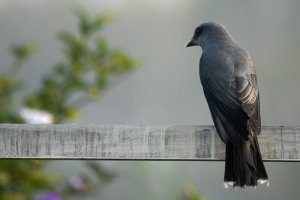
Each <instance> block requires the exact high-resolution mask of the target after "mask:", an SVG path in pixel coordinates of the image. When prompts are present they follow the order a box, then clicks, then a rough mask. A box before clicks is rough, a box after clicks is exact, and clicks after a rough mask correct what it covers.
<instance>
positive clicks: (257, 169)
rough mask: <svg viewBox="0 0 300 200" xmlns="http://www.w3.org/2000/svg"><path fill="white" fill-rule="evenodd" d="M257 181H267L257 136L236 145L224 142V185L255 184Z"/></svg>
mask: <svg viewBox="0 0 300 200" xmlns="http://www.w3.org/2000/svg"><path fill="white" fill-rule="evenodd" d="M257 183H261V184H262V183H267V184H268V183H269V181H268V175H267V172H266V169H265V166H264V164H263V161H262V158H261V154H260V150H259V146H258V142H257V138H256V136H254V137H253V138H252V140H247V141H243V142H242V146H240V147H236V146H234V145H233V144H231V143H230V142H228V143H227V144H226V161H225V175H224V184H225V187H228V185H232V186H233V187H246V186H252V187H255V186H257Z"/></svg>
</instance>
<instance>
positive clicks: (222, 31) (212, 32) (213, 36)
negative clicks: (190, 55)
mask: <svg viewBox="0 0 300 200" xmlns="http://www.w3.org/2000/svg"><path fill="white" fill-rule="evenodd" d="M227 39H230V40H231V39H232V38H231V35H230V33H229V32H228V31H227V30H226V28H225V27H224V26H223V25H221V24H219V23H217V22H206V23H203V24H201V25H200V26H198V27H197V28H196V29H195V32H194V36H193V38H192V39H191V41H190V42H189V43H188V44H187V46H186V47H191V46H200V47H201V48H202V49H204V47H205V44H206V42H207V41H208V40H213V41H218V40H220V41H225V40H227Z"/></svg>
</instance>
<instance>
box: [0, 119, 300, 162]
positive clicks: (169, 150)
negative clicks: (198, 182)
mask: <svg viewBox="0 0 300 200" xmlns="http://www.w3.org/2000/svg"><path fill="white" fill-rule="evenodd" d="M258 139H259V144H260V149H261V153H262V157H263V159H264V160H265V161H300V127H269V126H268V127H263V129H262V133H261V134H260V136H259V137H258ZM224 153H225V148H224V144H223V143H222V142H221V140H220V139H219V137H218V135H217V134H216V131H215V128H214V127H213V126H127V125H69V124H68V125H25V124H1V125H0V159H99V160H214V161H218V160H224V155H225V154H224Z"/></svg>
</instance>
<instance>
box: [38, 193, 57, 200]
mask: <svg viewBox="0 0 300 200" xmlns="http://www.w3.org/2000/svg"><path fill="white" fill-rule="evenodd" d="M36 200H62V198H61V196H60V194H59V193H58V192H56V191H52V192H48V193H44V194H41V195H38V196H37V198H36Z"/></svg>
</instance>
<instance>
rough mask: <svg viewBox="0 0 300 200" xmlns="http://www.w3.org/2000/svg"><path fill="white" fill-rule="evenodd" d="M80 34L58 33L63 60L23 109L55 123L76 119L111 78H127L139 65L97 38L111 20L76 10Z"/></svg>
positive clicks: (27, 100) (104, 40)
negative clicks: (46, 115)
mask: <svg viewBox="0 0 300 200" xmlns="http://www.w3.org/2000/svg"><path fill="white" fill-rule="evenodd" d="M75 13H76V15H77V17H78V19H79V25H78V26H79V33H78V34H73V33H70V32H67V31H62V32H60V33H59V40H60V41H61V42H62V44H63V46H64V51H63V53H64V57H65V60H64V61H62V62H60V63H58V64H57V65H55V66H54V67H53V68H52V71H51V72H50V73H48V74H47V75H46V76H45V77H44V78H43V81H42V84H41V87H40V89H39V90H38V91H36V92H34V93H32V94H30V95H29V96H28V97H27V98H26V100H25V105H26V106H28V107H31V108H38V109H41V110H46V111H48V112H50V113H51V114H52V115H53V117H54V123H61V122H62V121H64V120H66V119H69V120H74V119H78V118H79V111H78V109H79V108H80V107H82V106H83V105H85V104H87V103H89V102H90V101H93V100H97V99H98V98H99V97H100V96H101V95H102V94H103V91H104V90H105V89H106V88H107V86H108V84H109V81H110V79H111V78H112V77H117V76H119V75H122V74H127V73H130V72H132V71H133V70H135V69H136V68H137V67H138V66H139V64H138V61H137V60H135V59H132V58H131V57H130V56H129V55H128V54H127V53H126V52H124V51H121V50H118V49H113V48H110V46H109V44H108V42H107V40H106V39H105V38H104V37H103V36H102V35H101V34H97V33H98V32H99V31H100V30H101V29H102V28H103V27H104V25H105V24H107V23H108V22H109V21H110V19H111V16H110V15H108V14H102V15H97V16H96V17H95V18H91V17H90V16H89V15H88V13H87V12H86V11H85V10H82V9H77V10H76V12H75Z"/></svg>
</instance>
